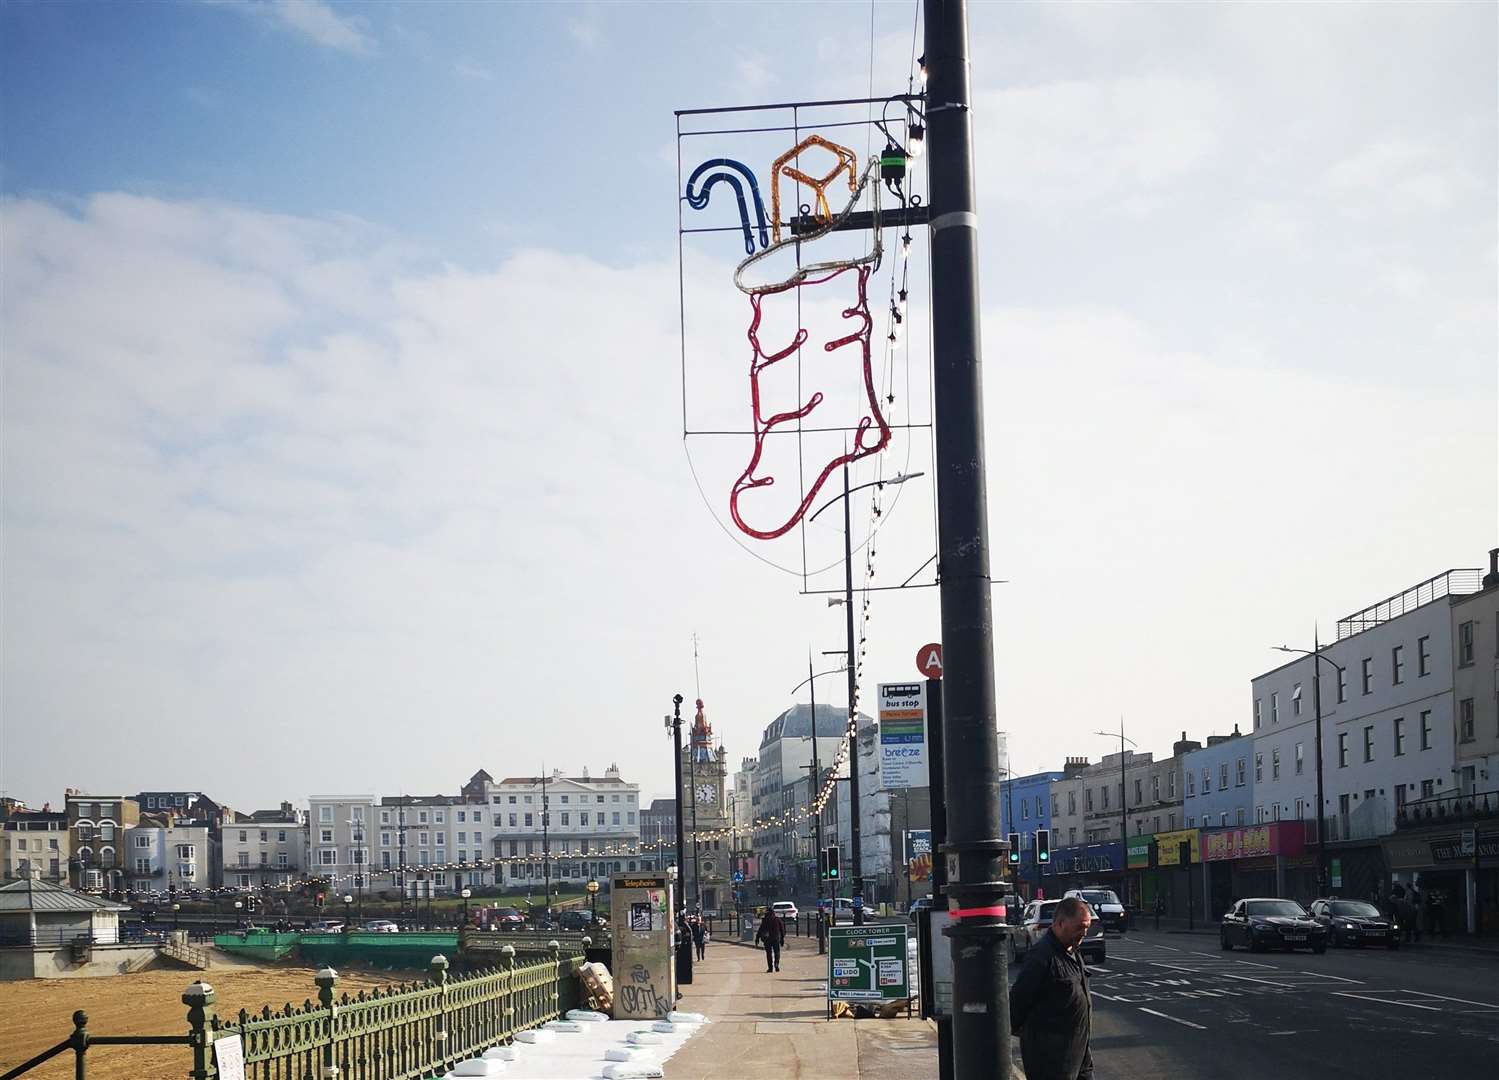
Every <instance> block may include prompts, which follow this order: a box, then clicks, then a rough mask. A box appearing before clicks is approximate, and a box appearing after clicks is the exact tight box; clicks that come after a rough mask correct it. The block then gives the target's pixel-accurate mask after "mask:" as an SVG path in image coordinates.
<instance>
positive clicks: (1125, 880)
mask: <svg viewBox="0 0 1499 1080" xmlns="http://www.w3.org/2000/svg"><path fill="white" fill-rule="evenodd" d="M1093 734H1095V735H1102V736H1103V737H1104V738H1106V739H1118V740H1119V903H1120V904H1121V905H1122V906H1123V907H1124V910H1125V916H1124V924H1127V923H1128V922H1129V812H1128V809H1127V808H1128V806H1129V799H1128V797H1127V795H1126V793H1125V784H1126V780H1125V776H1124V744H1125V743H1129V744H1130V745H1131V746H1133V747H1134V748H1135V749H1136V750H1138V749H1140V744H1139V743H1137V742H1135V740H1134V739H1126V738H1125V737H1124V718H1123V717H1122V716H1121V717H1120V718H1119V731H1118V733H1117V734H1116V733H1115V732H1112V731H1095V732H1094V733H1093ZM1124 924H1121V925H1124Z"/></svg>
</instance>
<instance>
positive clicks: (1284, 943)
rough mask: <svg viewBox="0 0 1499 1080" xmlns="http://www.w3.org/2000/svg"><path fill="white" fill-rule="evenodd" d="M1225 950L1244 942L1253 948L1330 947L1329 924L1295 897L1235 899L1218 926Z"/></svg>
mask: <svg viewBox="0 0 1499 1080" xmlns="http://www.w3.org/2000/svg"><path fill="white" fill-rule="evenodd" d="M1218 940H1219V944H1220V945H1221V946H1222V947H1223V949H1224V951H1227V950H1229V949H1232V948H1233V947H1234V946H1236V945H1243V946H1245V947H1247V948H1248V949H1249V951H1250V952H1264V951H1265V950H1266V949H1269V948H1275V947H1280V948H1283V949H1286V950H1291V949H1311V950H1312V952H1314V953H1324V952H1326V951H1327V927H1325V926H1323V925H1322V924H1321V923H1319V922H1318V921H1317V920H1316V919H1314V918H1312V917H1311V916H1310V915H1309V914H1307V911H1306V909H1305V908H1304V907H1302V906H1301V905H1300V904H1298V903H1297V902H1296V901H1294V900H1277V899H1273V898H1268V897H1252V898H1250V899H1247V900H1236V901H1234V905H1233V907H1231V908H1229V910H1228V914H1226V915H1224V916H1223V922H1222V924H1221V925H1220V926H1219V928H1218Z"/></svg>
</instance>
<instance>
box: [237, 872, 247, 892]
mask: <svg viewBox="0 0 1499 1080" xmlns="http://www.w3.org/2000/svg"><path fill="white" fill-rule="evenodd" d="M236 876H237V877H238V878H239V887H240V888H241V889H248V888H249V887H250V875H249V874H238V875H236Z"/></svg>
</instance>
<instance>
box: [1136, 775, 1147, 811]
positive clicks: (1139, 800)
mask: <svg viewBox="0 0 1499 1080" xmlns="http://www.w3.org/2000/svg"><path fill="white" fill-rule="evenodd" d="M1144 787H1145V781H1143V780H1141V779H1140V778H1139V777H1138V776H1137V777H1135V805H1136V806H1139V805H1140V804H1141V803H1142V802H1144V801H1145V796H1144V795H1142V794H1141V792H1142V791H1143V790H1144Z"/></svg>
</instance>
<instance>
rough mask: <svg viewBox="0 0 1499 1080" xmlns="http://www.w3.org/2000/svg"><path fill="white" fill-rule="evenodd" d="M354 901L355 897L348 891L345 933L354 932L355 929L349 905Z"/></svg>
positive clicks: (345, 910) (346, 894) (345, 899)
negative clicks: (350, 916)
mask: <svg viewBox="0 0 1499 1080" xmlns="http://www.w3.org/2000/svg"><path fill="white" fill-rule="evenodd" d="M353 903H354V898H353V897H352V896H350V895H349V894H348V893H344V933H346V934H349V933H353V931H354V923H353V922H352V921H351V920H350V918H349V906H350V905H351V904H353Z"/></svg>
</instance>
